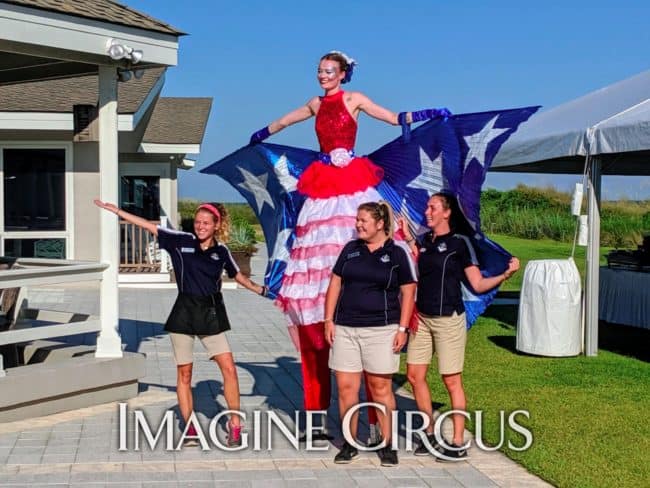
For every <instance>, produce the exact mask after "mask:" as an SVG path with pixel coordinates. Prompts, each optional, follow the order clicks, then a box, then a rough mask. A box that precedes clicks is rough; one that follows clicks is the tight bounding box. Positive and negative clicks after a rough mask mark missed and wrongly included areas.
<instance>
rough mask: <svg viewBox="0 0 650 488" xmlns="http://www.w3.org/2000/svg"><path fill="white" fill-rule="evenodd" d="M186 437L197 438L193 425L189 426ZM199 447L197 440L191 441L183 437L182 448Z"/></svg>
mask: <svg viewBox="0 0 650 488" xmlns="http://www.w3.org/2000/svg"><path fill="white" fill-rule="evenodd" d="M185 435H186V436H197V435H198V434H197V432H196V429H195V428H194V425H190V426H189V428H188V429H187V433H186V434H185ZM198 445H199V440H198V439H192V438H190V437H185V439H183V447H194V446H198Z"/></svg>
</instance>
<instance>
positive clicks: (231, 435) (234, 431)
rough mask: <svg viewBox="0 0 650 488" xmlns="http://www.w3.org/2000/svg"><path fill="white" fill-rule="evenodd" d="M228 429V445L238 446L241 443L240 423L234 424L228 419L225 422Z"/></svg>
mask: <svg viewBox="0 0 650 488" xmlns="http://www.w3.org/2000/svg"><path fill="white" fill-rule="evenodd" d="M226 428H227V430H228V442H227V444H228V447H239V446H241V444H242V440H241V425H234V424H233V423H232V422H230V420H229V421H228V423H227V424H226Z"/></svg>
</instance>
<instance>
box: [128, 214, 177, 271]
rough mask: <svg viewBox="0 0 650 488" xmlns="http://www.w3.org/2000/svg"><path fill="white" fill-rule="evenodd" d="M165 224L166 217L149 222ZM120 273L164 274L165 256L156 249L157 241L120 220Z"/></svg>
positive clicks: (135, 226) (140, 229)
mask: <svg viewBox="0 0 650 488" xmlns="http://www.w3.org/2000/svg"><path fill="white" fill-rule="evenodd" d="M150 222H151V223H152V224H156V225H162V226H163V227H164V226H165V225H166V224H167V217H160V220H152V221H150ZM119 225H120V273H166V272H167V271H168V269H169V267H168V262H167V255H166V254H165V253H164V252H162V251H161V249H160V247H158V239H156V237H155V236H153V235H151V234H150V233H149V232H147V231H146V230H144V229H142V228H141V227H138V226H137V225H134V224H131V223H129V222H127V221H126V220H120V221H119Z"/></svg>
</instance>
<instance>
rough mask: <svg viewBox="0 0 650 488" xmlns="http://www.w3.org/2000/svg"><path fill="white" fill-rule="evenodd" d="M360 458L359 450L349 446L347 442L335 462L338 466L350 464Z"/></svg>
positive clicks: (335, 457)
mask: <svg viewBox="0 0 650 488" xmlns="http://www.w3.org/2000/svg"><path fill="white" fill-rule="evenodd" d="M358 457H359V450H358V449H357V448H356V447H354V446H352V445H351V444H349V443H348V442H347V441H345V443H344V444H343V446H342V447H341V450H340V451H339V452H338V454H337V455H336V456H334V462H335V463H336V464H349V463H351V462H352V461H353V460H354V459H356V458H358Z"/></svg>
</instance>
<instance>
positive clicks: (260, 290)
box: [235, 271, 268, 297]
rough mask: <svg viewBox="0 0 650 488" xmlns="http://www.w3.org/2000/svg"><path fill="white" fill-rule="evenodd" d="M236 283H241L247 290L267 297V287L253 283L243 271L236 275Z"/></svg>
mask: <svg viewBox="0 0 650 488" xmlns="http://www.w3.org/2000/svg"><path fill="white" fill-rule="evenodd" d="M235 281H236V282H237V283H239V284H240V285H241V286H243V287H244V288H246V289H247V290H250V291H252V292H255V293H257V294H258V295H262V296H263V297H265V296H266V292H267V291H268V290H267V289H266V286H263V285H258V284H256V283H253V280H251V279H250V278H249V277H248V276H246V275H245V274H244V273H242V272H241V271H239V272H238V273H237V274H236V275H235Z"/></svg>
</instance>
